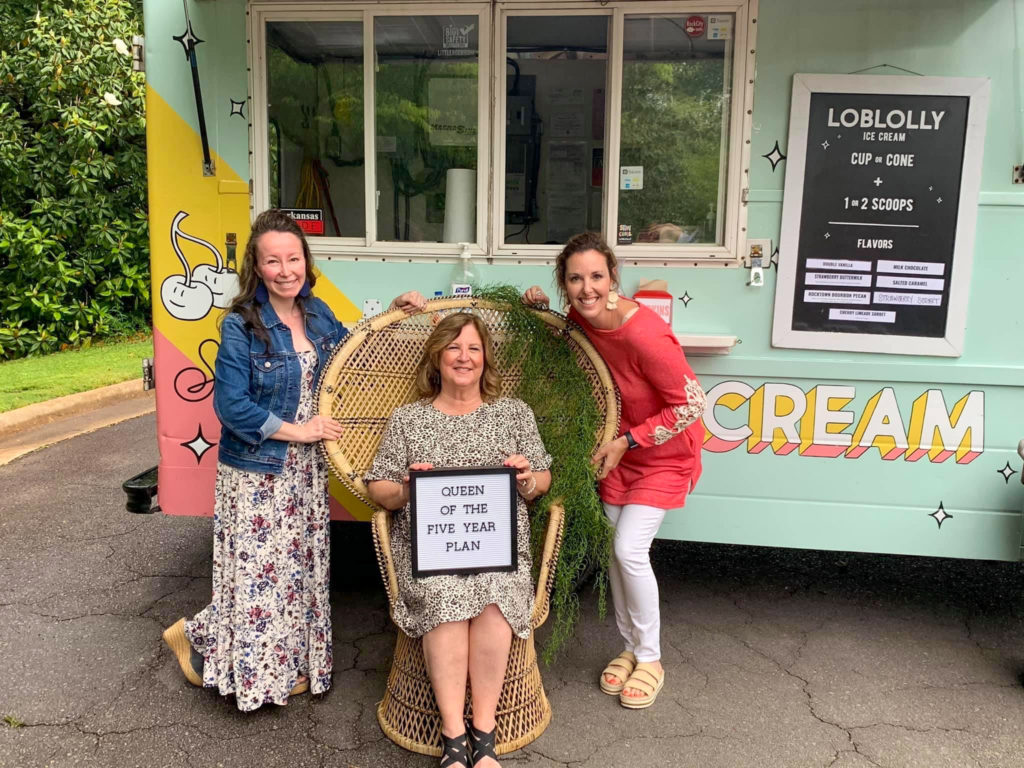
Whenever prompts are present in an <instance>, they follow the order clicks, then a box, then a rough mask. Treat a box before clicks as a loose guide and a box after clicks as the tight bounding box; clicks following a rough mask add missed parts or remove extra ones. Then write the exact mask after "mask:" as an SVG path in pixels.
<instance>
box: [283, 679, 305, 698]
mask: <svg viewBox="0 0 1024 768" xmlns="http://www.w3.org/2000/svg"><path fill="white" fill-rule="evenodd" d="M308 690H309V678H308V677H307V678H306V679H305V680H299V682H297V683H296V684H295V687H294V688H292V689H291V690H290V691H288V695H289V696H298V695H299V694H300V693H305V692H306V691H308Z"/></svg>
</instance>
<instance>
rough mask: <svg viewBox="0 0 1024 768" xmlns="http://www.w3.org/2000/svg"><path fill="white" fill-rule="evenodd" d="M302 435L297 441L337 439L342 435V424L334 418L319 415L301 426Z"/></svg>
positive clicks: (309, 441)
mask: <svg viewBox="0 0 1024 768" xmlns="http://www.w3.org/2000/svg"><path fill="white" fill-rule="evenodd" d="M299 432H300V437H299V439H298V440H296V442H299V443H315V442H317V441H318V440H337V439H338V438H339V437H341V424H340V423H339V422H337V421H335V420H334V419H329V418H324V417H323V416H320V415H317V416H314V417H313V418H311V419H310V420H309V421H307V422H306V423H305V424H302V425H300V426H299Z"/></svg>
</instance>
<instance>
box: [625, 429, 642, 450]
mask: <svg viewBox="0 0 1024 768" xmlns="http://www.w3.org/2000/svg"><path fill="white" fill-rule="evenodd" d="M624 437H625V438H626V450H627V451H632V450H633V449H634V448H639V447H640V443H638V442H637V441H636V440H635V439H634V438H633V435H632V434H631V433H630V432H629V431H628V430H627V431H626V432H625V434H624Z"/></svg>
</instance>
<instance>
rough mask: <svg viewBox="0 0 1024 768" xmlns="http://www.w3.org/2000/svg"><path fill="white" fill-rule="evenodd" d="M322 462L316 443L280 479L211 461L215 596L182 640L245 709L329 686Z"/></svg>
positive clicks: (306, 389)
mask: <svg viewBox="0 0 1024 768" xmlns="http://www.w3.org/2000/svg"><path fill="white" fill-rule="evenodd" d="M299 360H300V363H301V366H302V391H301V395H300V398H299V407H298V412H297V413H296V417H295V421H296V423H299V424H301V423H303V422H305V421H307V420H308V419H309V418H310V417H311V416H312V415H313V387H314V381H313V376H314V371H315V369H316V352H315V351H313V350H311V351H309V352H303V353H300V354H299ZM328 522H329V511H328V505H327V464H326V461H325V460H324V458H323V455H322V454H321V453H320V451H319V449H318V447H317V445H316V444H315V443H314V444H303V443H289V444H288V452H287V455H286V456H285V464H284V470H283V471H282V473H281V474H280V475H271V474H262V473H259V472H248V471H244V470H240V469H236V468H234V467H229V466H226V465H225V464H218V466H217V492H216V503H215V507H214V518H213V600H212V601H211V603H210V604H209V605H208V606H207V607H206V608H204V609H203V610H202V611H201V612H200V613H197V614H196V615H195V616H194V617H193V618H192V620H191V621H187V622H185V634H186V635H187V636H188V639H189V642H191V643H192V647H193V648H195V649H196V650H197V651H199V652H200V653H201V654H202V655H203V657H204V659H205V663H204V665H203V683H204V685H206V686H209V687H213V686H216V687H217V688H218V689H219V691H220V693H221V695H227V694H231V693H234V694H235V697H236V701H237V704H238V708H239V709H240V710H242V711H245V712H248V711H251V710H254V709H256V708H258V707H260V706H262V705H263V704H266V703H268V702H273V703H274V704H284V703H285V702H286V701H287V700H288V693H289V691H291V689H292V688H293V687H294V686H295V684H296V682H297V681H298V678H299V676H300V675H305V676H306V677H308V678H309V681H310V689H311V691H312V692H313V693H315V694H316V693H323V692H324V691H326V690H327V689H328V688H329V687H330V684H331V667H332V658H331V654H332V647H331V606H330V572H329V563H330V541H329V525H328Z"/></svg>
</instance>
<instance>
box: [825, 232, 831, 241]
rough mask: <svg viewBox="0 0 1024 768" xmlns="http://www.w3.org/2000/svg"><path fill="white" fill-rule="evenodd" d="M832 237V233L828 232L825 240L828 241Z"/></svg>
mask: <svg viewBox="0 0 1024 768" xmlns="http://www.w3.org/2000/svg"><path fill="white" fill-rule="evenodd" d="M830 237H832V235H831V234H830V233H828V232H826V233H825V239H826V240H828V239H829V238H830Z"/></svg>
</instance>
